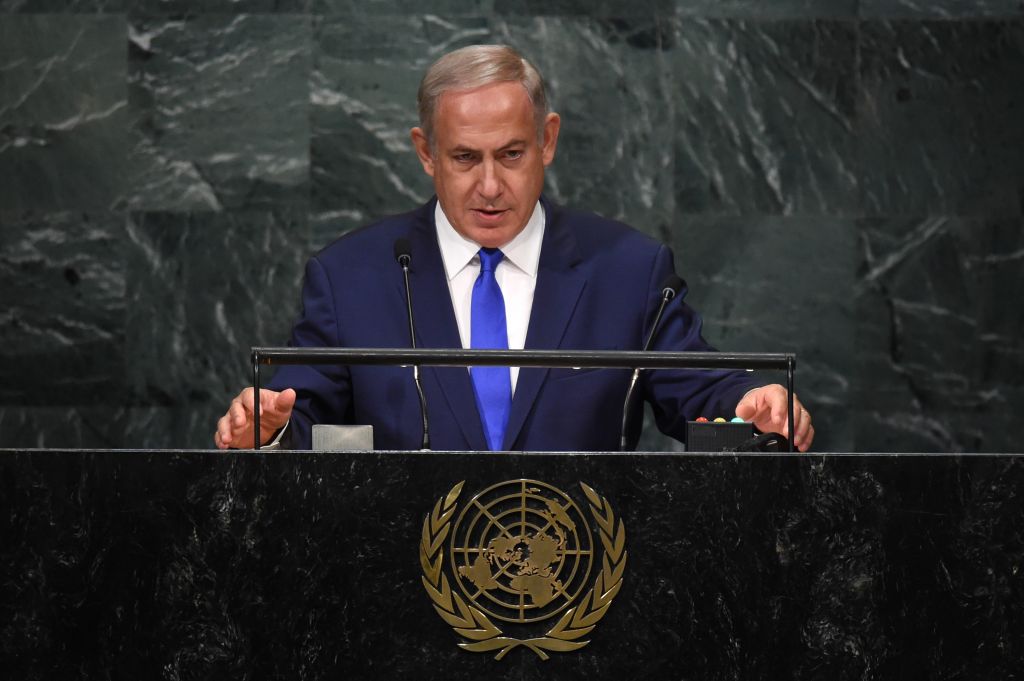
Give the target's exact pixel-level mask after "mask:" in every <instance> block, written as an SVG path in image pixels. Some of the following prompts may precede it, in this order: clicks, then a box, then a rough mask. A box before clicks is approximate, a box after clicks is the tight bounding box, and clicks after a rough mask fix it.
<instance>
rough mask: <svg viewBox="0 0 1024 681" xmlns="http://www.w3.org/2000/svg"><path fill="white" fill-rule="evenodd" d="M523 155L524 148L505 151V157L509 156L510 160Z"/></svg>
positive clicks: (517, 158)
mask: <svg viewBox="0 0 1024 681" xmlns="http://www.w3.org/2000/svg"><path fill="white" fill-rule="evenodd" d="M522 157H523V150H522V149H509V150H508V151H506V152H505V158H507V159H508V160H510V161H518V160H519V159H521V158H522Z"/></svg>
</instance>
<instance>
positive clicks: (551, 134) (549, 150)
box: [541, 112, 562, 166]
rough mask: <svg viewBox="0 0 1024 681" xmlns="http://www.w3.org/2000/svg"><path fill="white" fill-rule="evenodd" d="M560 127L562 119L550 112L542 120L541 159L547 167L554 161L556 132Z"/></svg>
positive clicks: (556, 140)
mask: <svg viewBox="0 0 1024 681" xmlns="http://www.w3.org/2000/svg"><path fill="white" fill-rule="evenodd" d="M561 127H562V118H561V117H560V116H559V115H558V114H556V113H554V112H552V113H549V114H548V115H547V116H546V117H545V118H544V146H543V147H541V158H543V159H544V165H545V166H549V165H551V162H552V161H554V160H555V147H557V146H558V131H559V129H560V128H561Z"/></svg>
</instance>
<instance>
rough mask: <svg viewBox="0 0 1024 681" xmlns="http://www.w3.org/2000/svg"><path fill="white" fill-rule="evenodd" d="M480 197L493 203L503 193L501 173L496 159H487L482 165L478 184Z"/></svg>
mask: <svg viewBox="0 0 1024 681" xmlns="http://www.w3.org/2000/svg"><path fill="white" fill-rule="evenodd" d="M477 191H478V192H480V197H481V198H483V199H484V200H486V201H487V202H488V203H491V202H493V201H495V200H497V199H498V198H499V197H500V196H501V193H502V180H501V171H500V169H499V167H498V164H497V163H496V162H495V161H494V159H486V160H485V161H484V162H483V163H481V164H480V179H479V181H478V182H477Z"/></svg>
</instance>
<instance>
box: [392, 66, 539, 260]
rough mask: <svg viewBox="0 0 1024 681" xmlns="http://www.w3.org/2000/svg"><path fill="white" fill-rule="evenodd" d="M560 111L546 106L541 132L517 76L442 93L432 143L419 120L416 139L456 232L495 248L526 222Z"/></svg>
mask: <svg viewBox="0 0 1024 681" xmlns="http://www.w3.org/2000/svg"><path fill="white" fill-rule="evenodd" d="M558 128H559V118H558V115H557V114H553V113H551V114H548V116H547V119H546V120H545V122H544V141H543V144H540V143H538V140H537V126H536V123H535V121H534V117H533V104H532V103H531V102H530V97H529V95H527V93H526V89H525V88H524V87H523V86H522V85H520V84H519V83H494V84H492V85H486V86H484V87H481V88H477V89H475V90H461V91H450V92H446V93H444V94H443V95H441V97H440V100H439V101H438V106H437V109H436V111H435V113H434V145H433V150H431V146H430V144H429V142H428V141H427V139H426V136H425V135H424V134H423V131H422V130H421V129H420V128H413V130H412V140H413V144H414V145H415V147H416V154H417V155H418V156H419V158H420V163H422V164H423V169H424V170H425V171H426V172H427V174H428V175H430V176H431V177H433V178H434V189H435V191H436V192H437V198H438V200H439V201H440V202H441V208H442V209H443V210H444V214H445V215H446V216H448V220H449V221H451V223H452V226H454V227H455V229H456V231H458V232H459V234H462V235H463V236H465V237H466V238H468V239H472V240H473V241H475V242H477V243H478V244H480V245H481V246H484V247H486V248H498V247H501V246H504V245H505V244H507V243H508V242H509V241H511V240H512V239H513V238H514V237H515V236H516V235H517V234H519V232H521V231H523V228H524V227H526V222H527V220H529V219H530V215H531V214H532V213H533V209H534V207H535V206H536V205H537V199H538V198H540V193H541V189H542V188H543V186H544V168H545V167H546V166H547V165H549V164H550V163H551V161H552V160H554V158H555V145H556V143H557V141H558Z"/></svg>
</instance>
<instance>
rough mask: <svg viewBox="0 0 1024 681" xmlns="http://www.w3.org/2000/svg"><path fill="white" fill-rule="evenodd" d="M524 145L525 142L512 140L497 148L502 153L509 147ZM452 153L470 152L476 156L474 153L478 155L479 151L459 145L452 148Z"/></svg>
mask: <svg viewBox="0 0 1024 681" xmlns="http://www.w3.org/2000/svg"><path fill="white" fill-rule="evenodd" d="M525 145H526V140H520V139H515V140H512V141H510V142H506V143H505V144H503V145H501V146H500V147H498V151H504V150H506V149H509V148H510V147H521V146H525ZM452 152H453V153H462V152H470V153H473V154H476V153H479V152H480V150H479V149H474V148H473V147H467V146H464V145H462V144H460V145H459V146H457V147H454V148H453V149H452Z"/></svg>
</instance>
